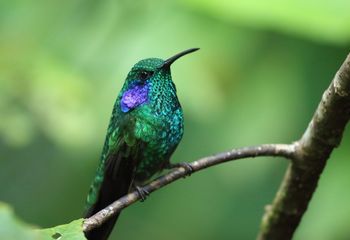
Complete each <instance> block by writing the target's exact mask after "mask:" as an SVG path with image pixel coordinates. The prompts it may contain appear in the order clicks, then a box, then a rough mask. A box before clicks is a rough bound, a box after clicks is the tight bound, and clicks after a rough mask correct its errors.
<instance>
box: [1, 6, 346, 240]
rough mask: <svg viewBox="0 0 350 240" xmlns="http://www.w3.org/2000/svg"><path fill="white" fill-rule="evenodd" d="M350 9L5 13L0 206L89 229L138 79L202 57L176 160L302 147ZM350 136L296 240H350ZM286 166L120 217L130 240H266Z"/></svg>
mask: <svg viewBox="0 0 350 240" xmlns="http://www.w3.org/2000/svg"><path fill="white" fill-rule="evenodd" d="M349 9H350V2H349V1H345V0H338V1H315V0H312V1H306V2H305V1H301V0H297V1H277V0H268V1H253V0H246V1H228V0H216V1H210V0H205V1H203V0H202V1H199V0H190V1H185V0H183V1H160V0H158V1H150V0H149V1H147V0H142V1H137V4H136V3H135V2H134V1H126V0H123V1H112V0H110V1H91V0H90V1H88V0H86V1H81V0H73V1H72V0H70V1H68V0H61V1H43V0H40V1H24V0H12V1H1V2H0V200H1V201H5V202H8V203H9V204H11V205H12V206H13V207H14V208H15V211H16V213H17V215H19V216H20V217H21V218H23V219H24V220H25V221H27V222H30V223H33V224H36V225H39V226H42V227H50V226H54V225H58V224H62V223H66V222H69V221H71V220H73V219H77V218H79V217H81V216H82V213H83V208H84V203H85V198H86V193H87V191H88V188H89V185H90V182H91V180H92V178H93V176H94V172H95V168H96V166H97V163H98V160H99V154H100V152H101V148H102V144H103V141H104V135H105V131H106V127H107V124H108V121H109V115H110V113H111V109H112V105H113V102H114V100H115V97H116V95H117V94H118V92H119V89H120V87H121V85H122V83H123V81H124V78H125V77H126V74H127V72H128V71H129V69H130V68H131V66H132V65H133V64H134V63H136V62H137V61H138V60H140V59H143V58H147V57H161V58H167V57H169V56H171V55H172V54H174V53H177V52H179V51H180V50H184V49H187V48H190V47H201V50H200V51H199V52H196V53H195V54H193V55H191V56H188V57H185V58H183V59H181V61H178V62H177V63H176V64H174V65H173V67H172V72H173V79H174V81H175V83H176V85H177V89H178V95H179V98H180V101H181V103H182V105H183V108H184V113H185V135H184V138H183V141H182V142H181V144H180V145H179V147H178V149H177V151H176V153H175V155H174V157H173V161H192V160H195V159H197V158H199V157H202V156H205V155H209V154H212V153H216V152H220V151H225V150H228V149H230V148H233V147H239V146H245V145H255V144H260V143H274V142H285V143H288V142H291V141H293V140H297V139H298V138H299V137H300V136H301V134H302V133H303V131H304V130H305V128H306V126H307V124H308V122H309V120H310V118H311V117H312V115H313V112H314V110H315V108H316V106H317V104H318V102H319V100H320V97H321V95H322V93H323V91H324V90H325V88H326V87H327V86H328V85H329V83H330V81H331V79H332V77H333V76H334V74H335V72H336V70H337V69H338V68H339V66H340V64H341V63H342V61H343V60H344V58H345V56H346V55H347V53H348V52H349V46H350V14H349ZM349 145H350V131H349V128H348V130H347V132H345V133H344V139H343V142H342V145H341V146H340V148H339V149H337V150H336V151H335V152H334V153H333V155H332V158H331V159H330V161H329V163H328V165H327V167H326V169H325V171H324V174H323V175H322V178H321V180H320V184H319V187H318V189H317V192H316V193H315V195H314V197H313V199H312V202H311V204H310V206H309V210H308V212H307V213H306V214H305V216H304V218H303V220H302V223H301V226H300V227H299V229H298V230H297V232H296V234H295V239H321V240H323V239H325V240H327V239H348V237H349V235H350V205H349V202H350V191H349V190H348V186H349V183H350V174H349V170H350V161H349V156H350V149H349ZM286 166H287V161H285V160H283V159H279V158H276V159H272V158H259V159H249V160H243V161H238V162H234V163H227V164H224V165H221V166H217V167H214V168H210V169H208V170H205V171H203V172H200V173H198V174H195V175H193V176H192V177H191V178H187V179H186V180H181V181H178V182H176V183H174V184H171V185H170V186H169V187H166V188H164V189H162V190H161V191H158V192H156V193H154V194H152V196H150V197H149V199H148V200H147V201H146V202H144V203H142V204H140V203H137V204H135V205H133V206H131V207H130V208H128V209H127V210H126V211H124V212H123V214H122V215H121V217H120V220H119V222H118V224H117V227H116V229H118V231H116V234H115V235H114V236H118V237H119V238H118V239H155V240H156V239H168V240H175V239H191V240H197V239H198V240H207V239H208V240H209V239H253V238H254V237H255V236H256V234H257V231H258V228H259V223H260V219H261V216H262V214H263V211H264V206H265V205H266V204H268V203H270V202H271V201H272V199H273V197H274V194H275V192H276V190H277V188H278V186H279V183H280V182H281V179H282V176H283V174H284V171H285V169H286Z"/></svg>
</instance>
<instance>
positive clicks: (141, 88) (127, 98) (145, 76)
mask: <svg viewBox="0 0 350 240" xmlns="http://www.w3.org/2000/svg"><path fill="white" fill-rule="evenodd" d="M198 49H199V48H191V49H188V50H185V51H182V52H180V53H178V54H176V55H174V56H172V57H170V58H168V59H166V60H162V59H159V58H147V59H143V60H141V61H139V62H138V63H136V64H135V65H134V67H133V68H132V69H131V71H130V72H129V74H128V76H127V78H126V80H125V83H124V86H123V88H122V92H121V99H120V107H121V110H122V111H123V112H129V111H130V110H132V109H134V108H136V107H137V106H139V105H141V104H143V103H146V102H147V101H148V100H149V93H150V92H151V91H152V92H154V93H159V92H162V91H167V90H168V89H167V87H166V86H168V85H169V86H170V85H173V82H172V80H171V73H170V65H171V64H172V63H173V62H175V61H176V60H177V59H178V58H180V57H182V56H184V55H186V54H189V53H192V52H194V51H197V50H198Z"/></svg>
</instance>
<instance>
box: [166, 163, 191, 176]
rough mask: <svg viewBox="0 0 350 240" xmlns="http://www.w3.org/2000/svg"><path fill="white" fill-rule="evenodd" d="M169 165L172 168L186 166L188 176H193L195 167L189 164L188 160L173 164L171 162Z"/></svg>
mask: <svg viewBox="0 0 350 240" xmlns="http://www.w3.org/2000/svg"><path fill="white" fill-rule="evenodd" d="M169 167H170V168H179V167H182V168H184V169H185V172H186V176H191V174H192V173H193V172H194V169H193V167H192V166H191V164H189V163H187V162H181V163H173V164H170V166H169Z"/></svg>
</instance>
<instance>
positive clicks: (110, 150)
mask: <svg viewBox="0 0 350 240" xmlns="http://www.w3.org/2000/svg"><path fill="white" fill-rule="evenodd" d="M196 50H198V49H189V50H186V51H183V52H181V53H179V54H177V55H175V56H173V57H171V58H169V59H167V60H165V61H164V60H162V59H158V58H149V59H145V60H141V61H139V62H138V63H137V64H135V66H134V67H133V68H132V69H131V71H130V72H129V74H128V76H127V78H126V80H125V83H124V85H123V87H122V89H121V91H120V93H119V95H118V97H117V100H116V101H115V104H114V107H113V111H112V117H111V119H110V123H109V126H108V129H107V135H106V139H105V143H104V147H103V151H102V155H101V161H100V164H99V166H98V168H97V171H96V176H95V178H94V180H93V183H92V185H91V187H90V192H89V194H88V197H87V208H88V210H87V213H86V215H85V217H89V216H91V215H93V214H94V213H96V212H98V211H99V210H101V209H102V208H104V207H106V206H107V205H108V204H110V203H112V202H113V201H115V200H117V199H118V198H120V197H122V196H123V195H125V194H127V193H128V192H129V191H130V189H131V188H132V186H139V185H141V184H143V183H144V182H145V181H147V180H149V179H150V178H151V177H152V176H153V175H154V174H155V173H156V172H158V171H160V170H162V169H164V168H165V167H167V166H170V162H169V159H170V156H171V154H172V153H173V152H174V150H175V149H176V147H177V145H178V144H179V142H180V140H181V138H182V135H183V112H182V108H181V105H180V103H179V100H178V98H177V95H176V87H175V85H174V83H173V81H172V78H171V72H170V65H171V64H172V63H173V62H174V61H175V60H176V59H178V58H179V57H181V56H183V55H185V54H188V53H191V52H193V51H196ZM117 218H118V216H115V217H114V218H113V219H111V220H109V221H107V222H106V223H104V224H103V225H102V226H101V227H99V228H97V229H94V230H92V231H91V232H89V233H87V234H86V236H87V238H88V239H89V240H104V239H107V238H108V236H109V234H110V232H111V231H112V229H113V226H114V224H115V221H116V220H117Z"/></svg>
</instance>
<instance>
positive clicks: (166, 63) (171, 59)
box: [162, 48, 199, 68]
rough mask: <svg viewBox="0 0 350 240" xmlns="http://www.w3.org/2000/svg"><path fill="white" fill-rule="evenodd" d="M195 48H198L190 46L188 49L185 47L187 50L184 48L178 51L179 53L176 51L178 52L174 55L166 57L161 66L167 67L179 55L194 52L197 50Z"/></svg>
mask: <svg viewBox="0 0 350 240" xmlns="http://www.w3.org/2000/svg"><path fill="white" fill-rule="evenodd" d="M197 50H199V48H190V49H187V50H185V51H182V52H180V53H178V54H176V55H174V56H172V57H170V58H168V59H167V60H165V61H164V64H163V66H162V68H163V67H167V66H168V67H169V66H170V65H171V64H172V63H173V62H175V61H176V60H177V59H179V58H180V57H182V56H185V55H186V54H189V53H192V52H195V51H197Z"/></svg>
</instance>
